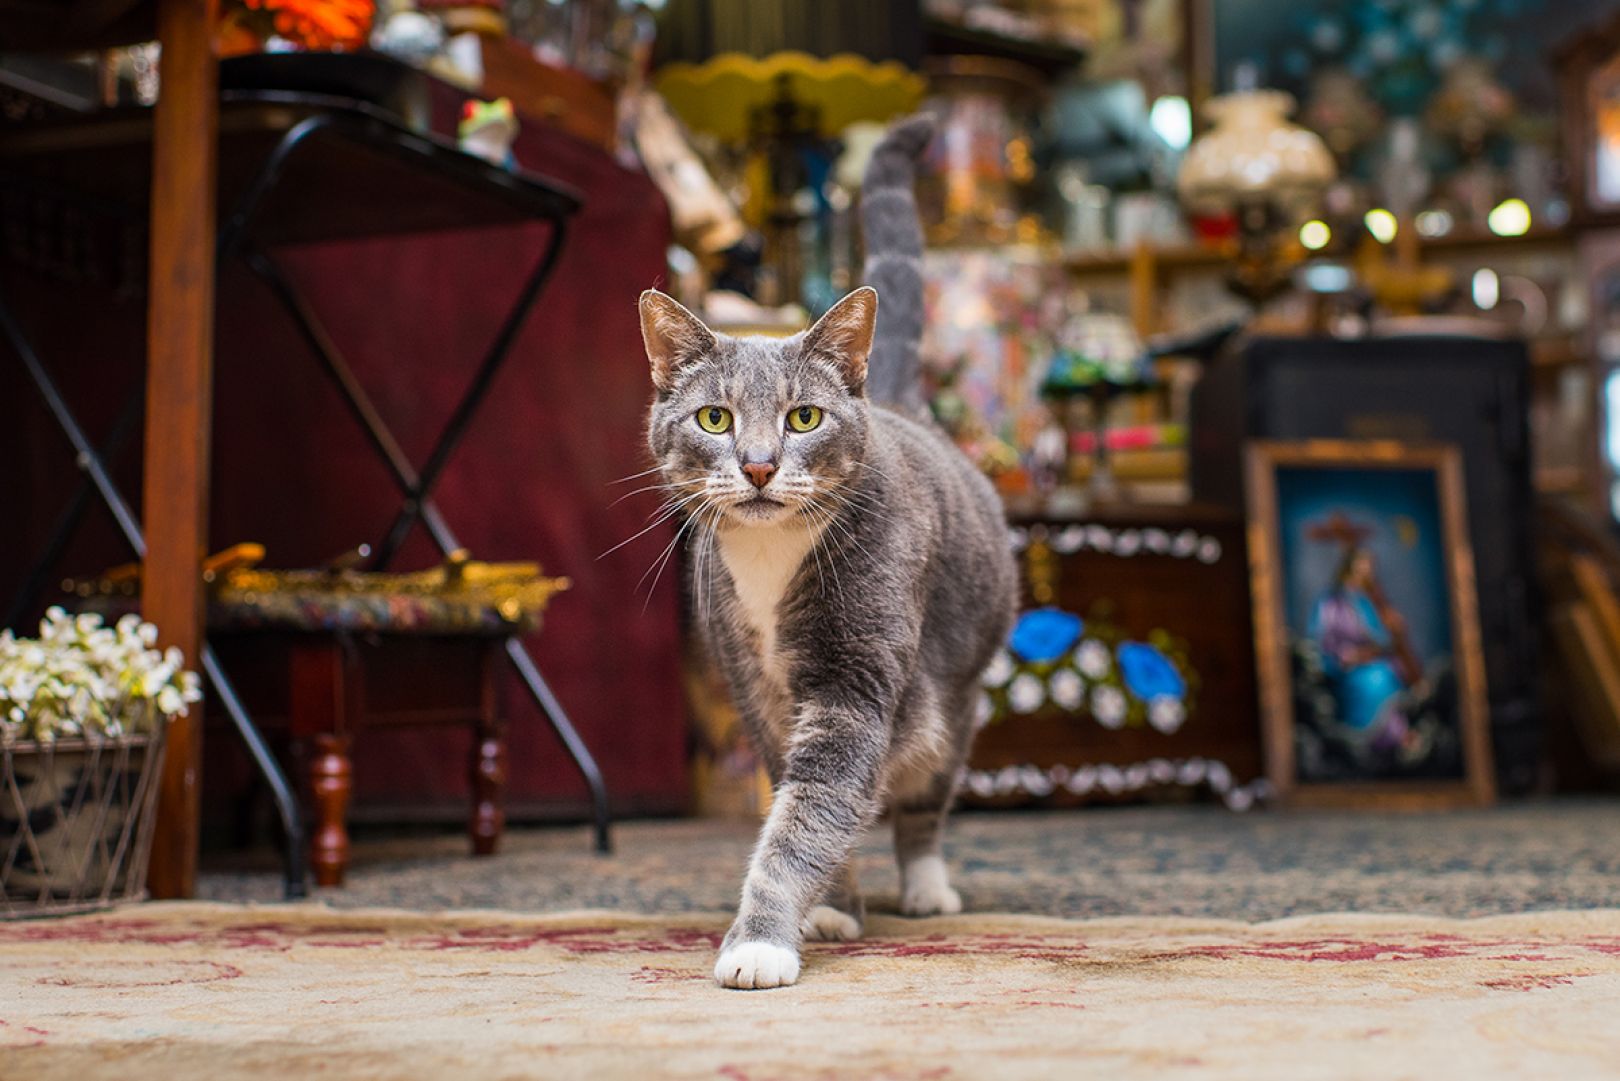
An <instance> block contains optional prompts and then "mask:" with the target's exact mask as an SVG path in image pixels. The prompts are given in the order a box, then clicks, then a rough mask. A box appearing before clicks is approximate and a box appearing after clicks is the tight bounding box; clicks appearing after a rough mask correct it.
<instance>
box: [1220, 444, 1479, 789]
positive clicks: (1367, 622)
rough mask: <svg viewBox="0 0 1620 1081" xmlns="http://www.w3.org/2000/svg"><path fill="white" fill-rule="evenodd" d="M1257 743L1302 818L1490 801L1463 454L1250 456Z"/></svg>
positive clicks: (1352, 451) (1259, 450) (1260, 450)
mask: <svg viewBox="0 0 1620 1081" xmlns="http://www.w3.org/2000/svg"><path fill="white" fill-rule="evenodd" d="M1245 467H1246V478H1245V479H1246V483H1247V489H1248V497H1249V517H1248V539H1249V563H1250V579H1251V586H1252V589H1251V594H1252V595H1251V601H1252V604H1253V606H1254V626H1255V654H1256V664H1257V667H1258V676H1259V686H1260V704H1261V715H1262V717H1261V720H1262V730H1263V731H1262V737H1263V743H1264V747H1265V757H1266V771H1267V776H1268V779H1269V780H1270V782H1271V785H1272V787H1273V789H1274V794H1275V795H1276V797H1277V798H1278V799H1279V800H1280V801H1281V802H1284V803H1287V804H1292V805H1295V806H1338V807H1345V806H1349V807H1379V808H1394V809H1425V808H1443V807H1456V806H1480V805H1484V804H1488V803H1490V802H1491V801H1492V800H1493V799H1494V798H1495V772H1494V767H1493V765H1492V761H1491V746H1490V730H1489V724H1488V707H1487V698H1486V691H1485V664H1484V656H1483V650H1482V645H1481V640H1480V629H1479V614H1478V596H1477V593H1476V584H1475V577H1474V557H1473V549H1472V546H1471V545H1470V543H1469V538H1468V527H1467V515H1466V512H1465V504H1464V488H1463V465H1462V457H1461V455H1460V454H1459V452H1458V451H1457V449H1456V448H1455V447H1453V446H1450V445H1413V444H1407V443H1400V442H1388V441H1328V440H1313V441H1300V442H1272V441H1256V442H1253V443H1251V444H1250V445H1249V446H1248V447H1247V448H1246V462H1245Z"/></svg>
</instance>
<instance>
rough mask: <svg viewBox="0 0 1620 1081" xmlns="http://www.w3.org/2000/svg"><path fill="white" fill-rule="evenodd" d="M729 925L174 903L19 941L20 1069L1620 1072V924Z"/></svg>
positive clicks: (205, 1072)
mask: <svg viewBox="0 0 1620 1081" xmlns="http://www.w3.org/2000/svg"><path fill="white" fill-rule="evenodd" d="M724 927H725V920H724V918H723V917H721V916H702V915H674V916H659V917H643V916H626V915H621V914H612V913H602V912H586V913H574V914H569V915H553V916H515V915H511V914H498V913H442V914H420V913H405V912H398V911H390V910H378V909H371V910H354V909H350V910H344V911H334V910H329V909H326V908H323V907H319V906H315V905H308V906H265V907H235V906H227V905H215V904H154V905H147V906H142V907H136V908H130V909H125V910H122V911H120V912H117V913H113V914H108V915H101V916H90V917H80V918H75V919H64V920H42V921H34V922H23V923H16V922H14V923H9V924H3V925H0V1078H6V1079H13V1078H15V1079H23V1078H26V1079H30V1081H55V1079H62V1081H84V1079H87V1078H99V1077H108V1078H118V1079H120V1081H145V1079H153V1081H184V1079H190V1078H199V1079H200V1078H208V1079H210V1081H235V1079H249V1078H251V1079H254V1081H264V1079H267V1078H274V1077H340V1078H347V1079H355V1081H370V1079H396V1078H397V1079H402V1081H403V1079H415V1081H440V1079H443V1081H450V1079H463V1078H465V1079H469V1081H483V1079H503V1078H514V1079H515V1078H545V1079H548V1081H549V1079H568V1078H612V1077H625V1078H654V1077H673V1078H726V1079H729V1081H769V1079H778V1078H780V1079H786V1078H812V1079H823V1078H825V1079H829V1081H830V1079H832V1078H879V1079H895V1081H898V1079H902V1078H927V1079H932V1081H945V1079H952V1078H990V1079H996V1078H1055V1077H1074V1076H1098V1077H1109V1078H1125V1079H1136V1078H1144V1079H1146V1078H1166V1079H1176V1078H1194V1077H1234V1078H1236V1077H1241V1078H1254V1079H1265V1078H1278V1079H1283V1078H1286V1079H1289V1081H1297V1079H1302V1078H1341V1077H1342V1078H1369V1077H1377V1078H1390V1079H1398V1078H1412V1079H1417V1078H1423V1079H1433V1078H1450V1077H1459V1078H1461V1077H1466V1078H1471V1079H1491V1078H1528V1077H1558V1078H1588V1077H1590V1078H1597V1077H1607V1076H1620V910H1606V911H1590V912H1565V913H1555V912H1547V913H1538V914H1533V915H1521V916H1492V917H1487V918H1483V919H1477V920H1441V919H1427V918H1420V917H1406V916H1389V915H1377V916H1374V915H1322V916H1308V917H1296V918H1290V919H1285V920H1280V921H1276V922H1272V923H1263V924H1242V923H1234V922H1228V921H1215V920H1198V919H1189V918H1183V917H1160V918H1119V919H1098V920H1089V921H1079V922H1074V921H1062V920H1052V919H1046V918H1040V917H1032V916H995V915H968V916H961V917H954V918H948V919H935V920H925V921H906V920H901V919H898V918H895V917H882V916H878V917H874V918H873V919H872V922H871V927H870V928H869V937H868V939H867V940H866V941H863V942H858V943H850V944H837V945H832V944H828V945H812V946H810V947H808V948H807V952H806V957H805V965H804V971H803V975H802V977H801V982H800V983H799V984H798V986H796V987H792V988H788V989H784V990H779V991H768V992H736V991H723V990H721V989H719V988H717V987H716V986H715V985H714V984H713V983H712V982H711V979H710V976H709V972H710V969H711V967H712V964H713V950H714V947H715V944H716V942H717V941H718V936H719V935H720V933H721V932H722V931H723V929H724Z"/></svg>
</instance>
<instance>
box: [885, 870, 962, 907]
mask: <svg viewBox="0 0 1620 1081" xmlns="http://www.w3.org/2000/svg"><path fill="white" fill-rule="evenodd" d="M900 877H901V879H902V881H903V882H904V883H905V885H904V886H903V887H901V890H900V911H901V912H902V913H904V914H905V915H907V916H954V915H956V914H957V913H958V912H960V911H962V895H961V894H959V893H957V892H956V891H955V890H954V889H952V888H951V883H950V878H949V877H948V875H947V873H946V870H945V861H944V860H942V859H940V858H939V857H938V856H923V857H921V858H920V859H915V860H912V861H911V862H910V863H908V864H906V867H905V870H904V871H903V872H902V873H901V876H900Z"/></svg>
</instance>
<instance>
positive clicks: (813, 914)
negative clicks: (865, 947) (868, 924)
mask: <svg viewBox="0 0 1620 1081" xmlns="http://www.w3.org/2000/svg"><path fill="white" fill-rule="evenodd" d="M804 937H805V938H808V939H812V940H815V941H819V942H854V941H855V940H856V939H858V938H860V937H861V921H860V920H857V919H856V918H855V917H854V916H851V915H850V914H849V913H848V912H840V911H838V910H837V909H836V908H833V907H832V906H831V905H817V906H816V907H815V908H812V909H811V910H810V914H809V915H808V916H806V917H805V918H804Z"/></svg>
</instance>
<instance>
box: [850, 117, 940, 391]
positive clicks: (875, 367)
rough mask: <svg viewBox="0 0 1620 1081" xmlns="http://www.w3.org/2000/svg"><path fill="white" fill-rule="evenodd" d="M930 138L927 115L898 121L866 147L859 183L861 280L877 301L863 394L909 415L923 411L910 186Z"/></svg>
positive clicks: (918, 265)
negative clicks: (863, 250)
mask: <svg viewBox="0 0 1620 1081" xmlns="http://www.w3.org/2000/svg"><path fill="white" fill-rule="evenodd" d="M933 136H934V122H933V121H932V120H930V119H929V118H928V117H927V116H925V115H922V114H918V115H916V116H910V117H907V118H906V119H904V120H901V121H900V122H898V123H897V124H895V125H894V126H893V127H891V128H890V129H889V130H888V132H887V133H886V134H885V135H884V136H883V139H882V141H880V142H879V143H878V145H877V148H876V149H875V150H873V151H872V160H871V162H870V163H869V164H868V165H867V167H866V176H865V177H864V178H863V179H862V181H861V233H862V235H863V237H864V238H865V241H866V270H865V278H866V284H867V285H870V286H871V287H872V288H874V289H876V290H877V291H878V299H879V301H880V303H879V305H878V314H877V331H876V333H875V334H874V336H873V339H872V354H871V357H870V359H869V361H868V368H867V376H866V393H867V395H868V397H870V398H871V399H872V400H873V401H875V402H877V403H878V404H879V405H886V406H889V407H890V408H893V409H896V410H898V411H900V412H903V413H908V414H911V415H913V416H919V415H923V414H925V413H926V412H927V404H926V403H925V402H924V401H923V390H922V369H921V365H920V362H919V361H918V358H917V347H918V345H919V343H920V342H921V341H922V332H923V279H922V254H923V233H922V222H921V220H920V219H919V218H918V217H917V197H916V193H915V191H914V190H913V186H914V183H915V181H916V178H917V158H918V157H919V156H920V155H921V154H922V152H923V150H924V148H926V147H927V146H928V143H929V140H931V139H932V138H933Z"/></svg>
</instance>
